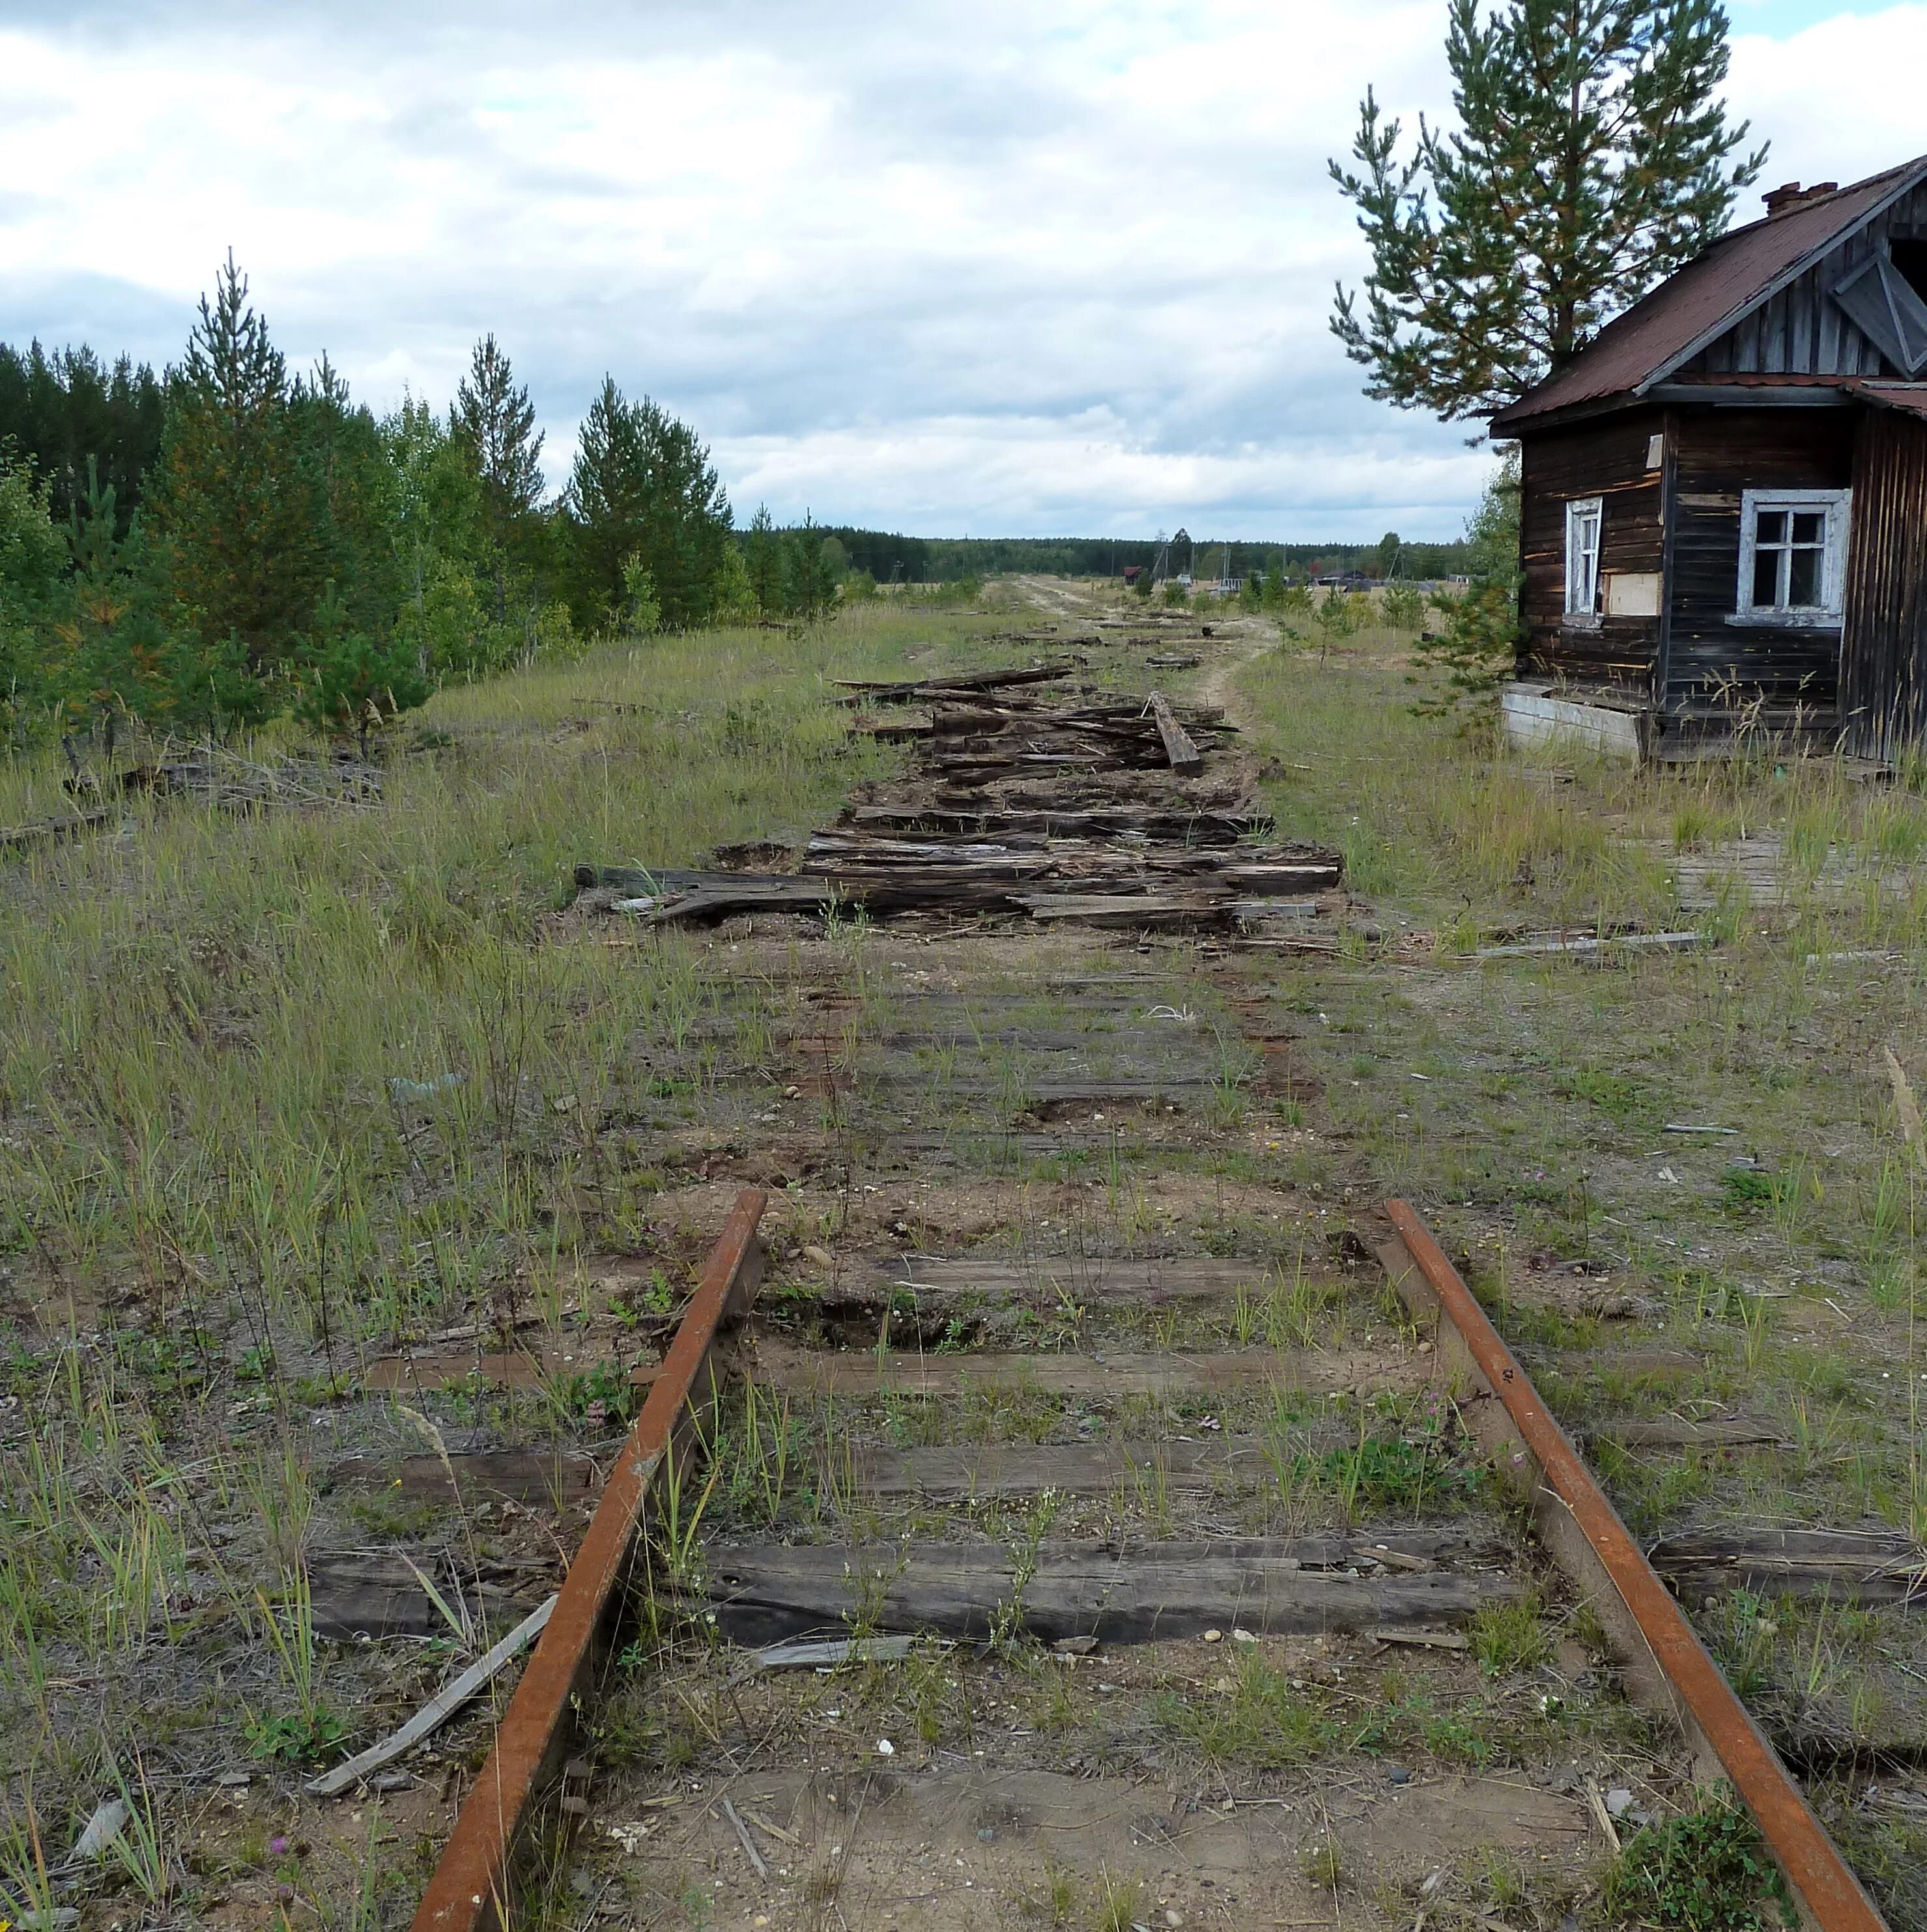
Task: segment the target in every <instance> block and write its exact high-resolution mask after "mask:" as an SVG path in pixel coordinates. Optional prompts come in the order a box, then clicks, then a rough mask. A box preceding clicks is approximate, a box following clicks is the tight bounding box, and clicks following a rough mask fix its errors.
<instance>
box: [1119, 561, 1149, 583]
mask: <svg viewBox="0 0 1927 1932" xmlns="http://www.w3.org/2000/svg"><path fill="white" fill-rule="evenodd" d="M1143 574H1144V565H1142V564H1141V563H1127V564H1126V565H1124V581H1125V582H1126V583H1136V581H1137V580H1138V579H1139V577H1142V575H1143Z"/></svg>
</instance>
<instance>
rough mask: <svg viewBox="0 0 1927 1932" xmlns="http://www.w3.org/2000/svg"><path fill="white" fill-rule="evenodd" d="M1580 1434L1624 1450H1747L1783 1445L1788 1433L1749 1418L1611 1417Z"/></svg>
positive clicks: (1776, 1426) (1776, 1425) (1726, 1416)
mask: <svg viewBox="0 0 1927 1932" xmlns="http://www.w3.org/2000/svg"><path fill="white" fill-rule="evenodd" d="M1580 1433H1582V1434H1583V1435H1585V1436H1588V1437H1589V1438H1591V1439H1593V1440H1595V1441H1604V1442H1616V1443H1618V1444H1619V1446H1620V1448H1622V1449H1744V1448H1750V1447H1754V1446H1757V1445H1763V1444H1766V1443H1778V1442H1784V1441H1785V1439H1786V1433H1787V1432H1786V1431H1785V1430H1784V1429H1782V1428H1781V1427H1779V1426H1778V1424H1776V1423H1772V1422H1758V1421H1754V1419H1753V1418H1751V1417H1750V1416H1745V1415H1709V1416H1704V1417H1702V1418H1698V1419H1697V1420H1695V1419H1693V1418H1689V1417H1686V1416H1683V1415H1660V1416H1652V1417H1635V1416H1608V1417H1607V1418H1605V1420H1604V1421H1600V1422H1593V1423H1589V1424H1587V1425H1586V1427H1585V1429H1584V1430H1583V1431H1581V1432H1580Z"/></svg>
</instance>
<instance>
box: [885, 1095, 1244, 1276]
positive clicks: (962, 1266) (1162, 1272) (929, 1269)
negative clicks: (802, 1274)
mask: <svg viewBox="0 0 1927 1932" xmlns="http://www.w3.org/2000/svg"><path fill="white" fill-rule="evenodd" d="M1145 1084H1146V1085H1147V1086H1152V1085H1155V1084H1156V1083H1151V1082H1147V1083H1145ZM1165 1084H1166V1085H1169V1084H1170V1083H1169V1082H1167V1083H1165ZM1184 1084H1186V1085H1189V1084H1190V1083H1189V1082H1186V1083H1184ZM1027 1091H1028V1090H1027ZM1273 1270H1274V1264H1273V1263H1271V1262H1264V1261H1220V1260H1217V1259H1212V1258H1207V1257H1198V1256H1189V1255H1183V1256H1172V1257H1171V1258H1170V1259H1166V1260H1148V1261H1147V1260H1141V1259H1136V1257H1133V1256H1102V1255H1037V1256H1031V1257H1029V1258H1028V1259H1025V1260H1024V1261H1022V1262H1002V1261H998V1260H995V1259H991V1258H989V1257H988V1256H986V1257H984V1258H983V1259H978V1258H977V1257H975V1256H969V1255H962V1256H954V1257H953V1256H935V1255H905V1256H902V1258H901V1259H898V1260H896V1261H893V1262H891V1263H890V1265H888V1266H887V1267H885V1268H881V1269H879V1270H878V1271H876V1272H875V1274H872V1275H870V1276H869V1277H867V1278H868V1279H869V1280H872V1281H874V1282H875V1283H877V1284H878V1286H879V1287H882V1288H884V1289H889V1290H896V1289H912V1290H914V1291H915V1292H919V1293H921V1292H924V1291H926V1290H929V1291H932V1292H939V1293H951V1294H972V1293H974V1294H980V1295H999V1296H1004V1297H1009V1298H1016V1299H1032V1298H1034V1299H1040V1300H1043V1301H1048V1302H1049V1303H1052V1304H1055V1302H1056V1301H1058V1298H1059V1297H1060V1296H1061V1295H1070V1297H1072V1298H1073V1299H1075V1300H1078V1301H1084V1300H1090V1301H1101V1302H1105V1303H1107V1304H1108V1303H1113V1302H1115V1303H1124V1302H1143V1303H1145V1304H1149V1305H1151V1306H1152V1307H1156V1306H1157V1305H1158V1304H1160V1303H1162V1302H1165V1301H1174V1300H1179V1301H1181V1300H1190V1299H1198V1298H1209V1297H1211V1296H1214V1295H1232V1294H1235V1292H1237V1290H1238V1289H1241V1288H1246V1289H1258V1288H1261V1287H1262V1286H1264V1284H1265V1282H1266V1280H1268V1278H1269V1277H1270V1276H1271V1274H1272V1272H1273Z"/></svg>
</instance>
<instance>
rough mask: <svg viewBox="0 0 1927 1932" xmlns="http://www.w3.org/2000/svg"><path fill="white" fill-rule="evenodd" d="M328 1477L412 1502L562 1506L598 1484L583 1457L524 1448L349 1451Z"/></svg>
mask: <svg viewBox="0 0 1927 1932" xmlns="http://www.w3.org/2000/svg"><path fill="white" fill-rule="evenodd" d="M328 1479H329V1482H330V1483H331V1484H333V1485H335V1487H338V1488H353V1489H377V1488H378V1489H382V1490H389V1491H391V1492H392V1493H396V1494H398V1495H400V1496H404V1497H405V1498H407V1499H409V1500H410V1501H411V1502H413V1501H416V1500H419V1499H434V1500H435V1501H438V1502H439V1501H444V1500H446V1501H448V1502H455V1500H457V1499H461V1500H462V1501H464V1502H468V1501H475V1502H503V1501H506V1502H517V1503H536V1504H546V1505H549V1506H550V1507H551V1508H561V1507H564V1506H566V1505H569V1504H571V1503H576V1502H581V1501H582V1500H583V1499H584V1498H585V1497H587V1496H590V1495H592V1494H593V1493H594V1492H595V1491H596V1490H597V1489H598V1488H599V1487H601V1481H602V1478H601V1475H600V1472H599V1471H598V1470H597V1469H596V1464H595V1462H594V1460H593V1458H591V1457H587V1456H569V1455H562V1454H555V1455H548V1456H544V1455H537V1454H534V1453H533V1452H532V1451H528V1450H523V1449H497V1450H488V1451H482V1452H481V1453H479V1454H473V1455H452V1456H446V1457H443V1456H406V1457H402V1458H401V1459H400V1460H390V1459H389V1458H387V1457H381V1456H350V1457H347V1458H346V1459H345V1460H343V1461H341V1462H339V1463H336V1464H335V1466H334V1467H333V1468H332V1469H330V1470H329V1472H328Z"/></svg>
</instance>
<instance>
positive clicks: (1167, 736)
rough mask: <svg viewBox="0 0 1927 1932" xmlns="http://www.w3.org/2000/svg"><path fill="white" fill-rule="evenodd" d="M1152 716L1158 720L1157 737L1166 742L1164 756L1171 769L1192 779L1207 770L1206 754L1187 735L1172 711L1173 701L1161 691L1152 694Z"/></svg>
mask: <svg viewBox="0 0 1927 1932" xmlns="http://www.w3.org/2000/svg"><path fill="white" fill-rule="evenodd" d="M1151 715H1152V716H1153V717H1154V718H1156V719H1157V735H1158V736H1160V738H1162V739H1163V740H1164V755H1165V757H1166V759H1167V760H1169V763H1170V766H1171V769H1172V770H1173V771H1174V772H1177V773H1178V774H1179V775H1180V776H1181V777H1186V778H1188V777H1190V775H1192V774H1193V773H1194V772H1201V771H1202V770H1203V769H1204V768H1205V760H1204V754H1203V753H1202V751H1199V749H1198V748H1197V746H1196V745H1194V744H1193V742H1191V740H1190V737H1189V736H1187V734H1186V733H1185V730H1184V726H1183V725H1181V724H1179V723H1178V720H1177V718H1176V717H1175V715H1173V713H1172V709H1171V700H1169V698H1168V697H1166V696H1165V695H1164V694H1163V691H1153V692H1152V693H1151Z"/></svg>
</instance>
